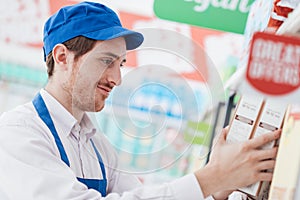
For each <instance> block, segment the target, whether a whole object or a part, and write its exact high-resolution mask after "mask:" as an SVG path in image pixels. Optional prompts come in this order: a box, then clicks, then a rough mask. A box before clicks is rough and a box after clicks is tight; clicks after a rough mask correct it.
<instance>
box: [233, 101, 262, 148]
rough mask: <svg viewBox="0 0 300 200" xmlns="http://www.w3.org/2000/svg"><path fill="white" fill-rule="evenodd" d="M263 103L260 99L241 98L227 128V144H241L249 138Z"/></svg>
mask: <svg viewBox="0 0 300 200" xmlns="http://www.w3.org/2000/svg"><path fill="white" fill-rule="evenodd" d="M263 103H264V101H263V98H260V97H252V96H242V97H241V99H240V100H239V102H238V105H237V108H236V110H235V113H234V116H233V118H232V120H231V123H230V126H229V130H228V135H227V142H229V143H235V142H241V141H245V140H248V139H249V138H250V137H251V135H252V132H253V131H254V128H255V125H256V123H257V119H258V116H259V114H260V111H261V107H262V105H263Z"/></svg>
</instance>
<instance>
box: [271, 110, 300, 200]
mask: <svg viewBox="0 0 300 200" xmlns="http://www.w3.org/2000/svg"><path fill="white" fill-rule="evenodd" d="M299 169H300V106H299V105H298V106H296V105H292V106H290V108H289V110H288V114H287V117H286V119H285V122H284V126H283V129H282V134H281V138H280V142H279V149H278V154H277V158H276V165H275V168H274V173H273V180H272V183H271V188H270V193H269V199H272V200H281V199H295V200H296V199H299V196H295V195H294V193H295V189H296V190H298V187H299V185H297V179H298V178H299V175H300V174H299ZM296 195H298V193H297V192H296Z"/></svg>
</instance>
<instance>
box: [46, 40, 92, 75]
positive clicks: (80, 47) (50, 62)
mask: <svg viewBox="0 0 300 200" xmlns="http://www.w3.org/2000/svg"><path fill="white" fill-rule="evenodd" d="M96 41H97V40H93V39H89V38H86V37H84V36H78V37H75V38H73V39H71V40H68V41H66V42H64V43H63V44H64V45H65V46H66V47H67V49H69V50H70V51H73V52H74V53H75V57H74V61H75V62H76V61H77V59H78V58H79V57H80V56H82V55H84V54H86V53H87V52H89V51H90V50H92V49H93V47H94V46H95V44H96ZM46 65H47V73H48V78H50V77H51V76H52V75H53V71H54V59H53V56H52V51H51V52H50V53H49V54H48V55H47V59H46Z"/></svg>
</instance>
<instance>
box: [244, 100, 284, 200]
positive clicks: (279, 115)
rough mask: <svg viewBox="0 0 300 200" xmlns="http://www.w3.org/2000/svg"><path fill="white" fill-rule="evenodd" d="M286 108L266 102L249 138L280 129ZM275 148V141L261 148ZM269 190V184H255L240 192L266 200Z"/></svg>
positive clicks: (276, 102) (269, 101)
mask: <svg viewBox="0 0 300 200" xmlns="http://www.w3.org/2000/svg"><path fill="white" fill-rule="evenodd" d="M285 113H286V106H285V105H284V104H283V103H282V102H278V101H275V100H270V99H269V100H267V101H265V103H264V104H263V106H262V111H261V113H260V115H259V120H258V123H257V125H256V127H255V130H254V132H253V134H252V135H251V137H250V138H255V137H258V136H261V135H263V134H265V133H269V132H272V131H276V130H278V129H281V128H282V125H283V120H284V116H285ZM274 146H275V141H274V142H270V143H268V144H266V145H264V146H263V147H262V149H269V148H272V147H274ZM269 188H270V182H257V183H255V184H253V185H250V186H248V187H245V188H241V189H240V190H241V191H243V192H245V193H247V194H249V195H251V196H253V197H258V198H259V199H267V198H268V192H269Z"/></svg>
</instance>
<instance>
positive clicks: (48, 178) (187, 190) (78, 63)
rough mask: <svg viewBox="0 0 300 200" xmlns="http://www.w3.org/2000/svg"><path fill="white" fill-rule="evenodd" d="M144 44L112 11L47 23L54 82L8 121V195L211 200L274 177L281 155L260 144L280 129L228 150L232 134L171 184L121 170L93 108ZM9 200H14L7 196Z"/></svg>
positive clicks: (67, 15)
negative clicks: (198, 165) (152, 181)
mask: <svg viewBox="0 0 300 200" xmlns="http://www.w3.org/2000/svg"><path fill="white" fill-rule="evenodd" d="M142 42H143V36H142V35H141V34H140V33H137V32H134V31H130V30H127V29H125V28H123V27H122V26H121V24H120V21H119V19H118V17H117V15H116V14H115V13H114V12H113V11H112V10H110V9H109V8H107V7H105V6H103V5H101V4H98V3H91V2H82V3H79V4H76V5H73V6H68V7H64V8H62V9H60V10H59V11H58V12H57V13H56V14H54V15H53V16H51V17H50V19H49V20H48V21H47V22H46V24H45V27H44V52H45V60H46V64H47V67H48V75H49V80H48V83H47V85H46V87H45V88H44V89H42V90H41V91H40V92H39V93H38V94H37V96H36V97H35V98H34V99H33V101H32V102H30V103H28V104H25V105H22V106H19V107H17V108H16V109H14V110H12V111H10V112H7V113H5V114H3V115H2V116H1V118H0V129H1V133H0V143H1V144H0V157H1V158H2V163H1V165H0V180H1V181H0V191H1V192H0V194H2V195H3V197H2V199H5V198H6V199H26V200H27V199H43V200H44V199H52V200H53V199H55V200H59V199H78V200H79V199H183V200H185V199H189V200H190V199H204V198H206V197H208V198H211V196H210V195H214V197H215V198H216V199H218V198H220V199H223V198H226V196H227V195H228V194H229V193H230V192H231V191H233V190H235V189H236V188H238V187H242V186H246V185H249V184H252V183H254V182H256V181H259V180H271V178H272V174H271V173H267V172H263V170H265V169H272V168H273V167H274V160H270V159H273V158H274V157H275V155H276V149H275V148H274V149H271V150H259V147H260V146H262V145H264V144H266V143H268V142H270V141H273V140H275V139H277V138H278V137H279V132H274V133H270V134H266V135H264V136H262V137H257V138H256V139H254V140H250V141H247V142H245V143H241V144H227V143H226V130H224V131H223V133H222V134H221V136H220V137H219V141H218V142H217V143H216V145H215V148H214V151H213V152H212V154H211V159H210V162H209V163H208V165H207V166H205V167H204V168H203V169H200V170H198V171H196V172H195V173H194V174H189V175H186V176H184V177H182V178H179V179H177V180H174V181H172V182H170V183H166V184H163V185H157V186H143V185H142V184H141V183H140V182H139V181H138V179H137V178H136V177H134V176H131V175H127V174H125V173H122V172H120V171H118V170H117V169H118V158H117V155H116V153H115V152H114V150H113V149H112V147H111V145H110V144H109V143H108V141H107V140H106V139H105V137H104V136H103V135H102V134H100V133H99V134H96V132H97V131H96V129H95V128H94V126H93V124H92V123H91V121H90V119H89V117H88V116H87V114H86V113H85V112H98V111H101V110H102V109H103V106H104V101H105V99H106V98H107V97H108V95H109V93H110V91H111V90H112V89H113V88H114V87H115V86H117V85H119V84H120V83H121V75H120V67H121V66H122V64H123V63H124V62H125V60H126V58H125V55H126V50H130V49H134V48H137V47H138V46H139V45H140V44H141V43H142ZM4 197H5V198H4Z"/></svg>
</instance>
